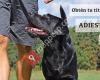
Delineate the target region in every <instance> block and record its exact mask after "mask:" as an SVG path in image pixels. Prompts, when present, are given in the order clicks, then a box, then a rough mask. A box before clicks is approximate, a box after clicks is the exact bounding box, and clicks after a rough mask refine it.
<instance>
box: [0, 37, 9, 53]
mask: <svg viewBox="0 0 100 80" xmlns="http://www.w3.org/2000/svg"><path fill="white" fill-rule="evenodd" d="M8 41H9V39H8V37H6V36H3V35H0V51H2V50H6V49H7V46H8Z"/></svg>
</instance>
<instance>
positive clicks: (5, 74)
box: [0, 35, 10, 80]
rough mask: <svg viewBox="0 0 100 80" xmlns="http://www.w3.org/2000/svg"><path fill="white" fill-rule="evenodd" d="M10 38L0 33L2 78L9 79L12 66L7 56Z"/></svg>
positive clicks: (0, 72) (0, 75)
mask: <svg viewBox="0 0 100 80" xmlns="http://www.w3.org/2000/svg"><path fill="white" fill-rule="evenodd" d="M8 40H9V39H8V38H7V37H5V36H3V35H0V80H9V73H10V67H9V62H8V57H7V45H8Z"/></svg>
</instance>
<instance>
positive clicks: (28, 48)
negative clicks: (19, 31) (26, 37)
mask: <svg viewBox="0 0 100 80" xmlns="http://www.w3.org/2000/svg"><path fill="white" fill-rule="evenodd" d="M17 48H18V57H19V58H18V59H21V58H23V56H24V55H27V54H28V53H29V52H30V51H31V50H32V47H31V46H24V45H19V44H18V45H17Z"/></svg>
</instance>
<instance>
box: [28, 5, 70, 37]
mask: <svg viewBox="0 0 100 80" xmlns="http://www.w3.org/2000/svg"><path fill="white" fill-rule="evenodd" d="M60 14H61V17H57V16H54V15H51V14H46V15H43V16H41V15H39V14H34V15H33V16H32V17H31V21H32V23H33V24H34V25H35V26H31V28H30V29H32V28H34V27H35V28H38V29H42V30H44V31H46V32H48V33H50V34H52V33H54V32H56V33H55V34H56V35H63V34H67V33H69V30H68V25H67V17H66V14H65V11H64V9H63V8H62V7H61V6H60ZM57 30H58V32H57ZM33 33H34V31H33Z"/></svg>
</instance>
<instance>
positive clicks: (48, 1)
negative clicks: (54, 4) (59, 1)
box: [44, 0, 53, 4]
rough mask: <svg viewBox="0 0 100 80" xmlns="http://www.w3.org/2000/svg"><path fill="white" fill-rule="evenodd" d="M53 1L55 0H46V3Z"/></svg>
mask: <svg viewBox="0 0 100 80" xmlns="http://www.w3.org/2000/svg"><path fill="white" fill-rule="evenodd" d="M51 1H53V0H44V3H45V4H48V3H50V2H51Z"/></svg>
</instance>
